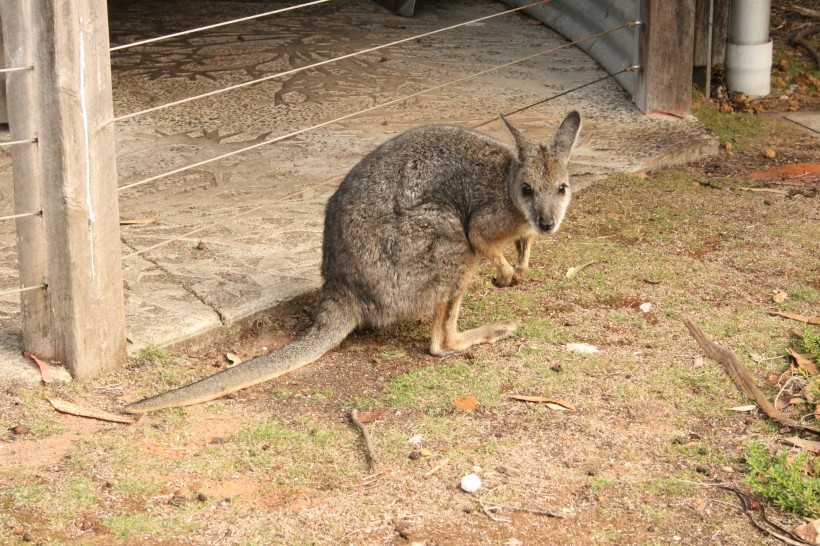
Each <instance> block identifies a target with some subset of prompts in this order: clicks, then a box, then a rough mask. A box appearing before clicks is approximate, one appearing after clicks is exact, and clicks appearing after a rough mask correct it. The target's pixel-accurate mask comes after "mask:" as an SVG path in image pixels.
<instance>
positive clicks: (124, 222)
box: [120, 218, 157, 226]
mask: <svg viewBox="0 0 820 546" xmlns="http://www.w3.org/2000/svg"><path fill="white" fill-rule="evenodd" d="M156 221H157V219H156V218H133V219H131V220H120V225H121V226H144V225H147V224H153V223H154V222H156Z"/></svg>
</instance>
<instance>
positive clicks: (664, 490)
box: [636, 474, 698, 497]
mask: <svg viewBox="0 0 820 546" xmlns="http://www.w3.org/2000/svg"><path fill="white" fill-rule="evenodd" d="M695 479H696V478H695ZM694 481H695V480H694V479H693V477H692V476H689V475H688V474H687V475H686V476H685V479H681V478H678V477H674V476H669V477H661V478H657V479H654V480H648V481H646V482H642V483H639V484H636V486H637V488H638V489H640V490H643V491H644V492H646V493H647V494H649V495H653V496H659V495H663V496H665V497H680V496H684V495H691V494H692V493H694V492H695V491H696V490H697V488H698V486H697V485H695V484H694V483H693V482H694Z"/></svg>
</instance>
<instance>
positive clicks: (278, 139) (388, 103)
mask: <svg viewBox="0 0 820 546" xmlns="http://www.w3.org/2000/svg"><path fill="white" fill-rule="evenodd" d="M635 24H636V22H634V21H632V22H629V23H626V24H623V25H620V26H618V27H615V28H612V29H609V30H606V31H603V32H600V33H597V34H593V35H590V36H587V37H585V38H581V39H579V40H574V41H572V42H567V43H565V44H561V45H560V46H555V47H552V48H549V49H546V50H544V51H540V52H538V53H534V54H532V55H527V56H526V57H522V58H520V59H516V60H514V61H510V62H507V63H503V64H500V65H497V66H494V67H491V68H488V69H486V70H482V71H479V72H475V73H473V74H469V75H467V76H463V77H461V78H457V79H454V80H451V81H448V82H445V83H443V84H440V85H436V86H433V87H430V88H427V89H423V90H421V91H418V92H416V93H411V94H409V95H405V96H402V97H399V98H396V99H393V100H390V101H386V102H384V103H381V104H377V105H375V106H371V107H369V108H365V109H362V110H359V111H356V112H353V113H350V114H347V115H344V116H340V117H338V118H334V119H332V120H329V121H325V122H322V123H319V124H316V125H313V126H310V127H306V128H304V129H300V130H298V131H294V132H292V133H288V134H286V135H282V136H280V137H276V138H273V139H270V140H265V141H263V142H259V143H256V144H252V145H250V146H246V147H244V148H240V149H238V150H234V151H232V152H228V153H225V154H221V155H219V156H216V157H213V158H210V159H207V160H203V161H200V162H197V163H194V164H191V165H187V166H185V167H181V168H179V169H174V170H172V171H168V172H166V173H163V174H161V175H157V176H154V177H151V178H147V179H145V180H141V181H139V182H135V183H133V184H129V185H127V186H123V187H122V188H120V189H121V190H125V189H128V188H133V187H135V186H139V185H142V184H145V183H148V182H151V181H154V180H158V179H160V178H164V177H166V176H170V175H172V174H178V173H180V172H184V171H187V170H189V169H193V168H196V167H200V166H202V165H206V164H208V163H212V162H214V161H218V160H221V159H225V158H227V157H231V156H234V155H238V154H241V153H244V152H247V151H249V150H253V149H256V148H260V147H262V146H265V145H268V144H273V143H276V142H281V141H282V140H285V139H288V138H292V137H294V136H297V135H300V134H303V133H306V132H308V131H312V130H315V129H319V128H321V127H325V126H327V125H331V124H333V123H337V122H339V121H344V120H347V119H350V118H353V117H355V116H359V115H361V114H364V113H367V112H371V111H373V110H377V109H379V108H384V107H387V106H391V105H394V104H397V103H399V102H403V101H405V100H408V99H411V98H414V97H418V96H420V95H423V94H425V93H430V92H432V91H437V90H440V89H443V88H445V87H448V86H451V85H455V84H457V83H461V82H464V81H467V80H470V79H473V78H477V77H480V76H484V75H487V74H490V73H492V72H495V71H498V70H501V69H504V68H508V67H510V66H514V65H517V64H520V63H523V62H525V61H528V60H532V59H534V58H537V57H540V56H543V55H546V54H548V53H554V52H555V51H558V50H560V49H564V48H568V47H571V46H574V45H577V44H578V43H580V42H583V41H586V40H591V39H594V38H598V37H600V36H604V35H606V34H609V33H611V32H616V31H618V30H622V29H625V28H632V27H634V26H635ZM637 68H638V67H636V66H629V67H625V68H624V69H622V70H620V71H618V72H615V73H613V74H608V75H606V76H603V77H601V78H597V79H595V80H593V81H591V82H587V83H584V84H581V85H579V86H576V87H573V88H572V89H568V90H566V91H563V92H561V93H558V94H556V95H553V96H550V97H548V98H546V99H542V100H539V101H537V102H534V103H532V104H529V105H527V106H524V107H521V108H518V109H516V110H513V111H511V112H506V113H504V115H505V116H511V115H514V114H517V113H519V112H523V111H524V110H527V109H529V108H533V107H534V106H538V105H540V104H544V103H546V102H548V101H551V100H554V99H557V98H559V97H563V96H565V95H567V94H569V93H572V92H575V91H578V90H580V89H583V88H586V87H589V86H591V85H594V84H597V83H600V82H603V81H605V80H609V79H611V78H614V77H615V76H617V75H619V74H622V73H624V72H628V71H631V70H635V69H637ZM496 119H497V118H495V117H494V118H492V119H489V120H487V121H484V122H482V123H480V124H478V125H475V126H473V127H472V128H473V129H477V128H479V127H483V126H485V125H488V124H490V123H492V122H494V121H495V120H496ZM342 178H344V177H343V176H335V177H332V178H330V179H328V180H325V181H323V182H319V183H317V184H313V185H310V186H306V187H303V188H300V189H298V190H294V191H292V192H289V193H287V194H285V195H284V196H281V197H279V198H276V199H274V200H271V201H269V202H266V203H263V204H261V205H258V206H255V207H253V208H251V209H248V210H246V211H243V212H240V213H237V214H234V215H231V216H228V217H226V218H223V219H220V220H217V221H215V222H213V223H211V224H208V225H205V226H201V227H198V228H196V229H194V230H191V231H188V232H186V233H184V234H182V235H178V236H176V237H173V238H170V239H166V240H164V241H162V242H159V243H156V244H154V245H150V246H148V247H145V248H142V249H140V250H137V251H134V252H131V253H129V254H125V255H123V257H122V259H123V260H125V259H128V258H131V257H134V256H138V255H140V254H144V253H146V252H149V251H151V250H155V249H157V248H160V247H163V246H165V245H168V244H171V243H173V242H176V241H180V240H184V239H186V238H188V237H190V236H192V235H195V234H197V233H201V232H203V231H206V230H208V229H210V228H214V227H217V226H221V225H224V224H225V223H227V222H230V221H232V220H236V219H238V218H241V217H243V216H246V215H249V214H252V213H254V212H257V211H259V210H262V209H265V208H267V207H270V206H274V205H277V204H279V203H282V202H284V201H286V200H288V199H290V198H292V197H294V196H296V195H299V194H300V193H303V192H305V191H310V190H314V189H318V188H321V187H324V186H329V185H331V184H333V183H335V182H339V181H341V180H342Z"/></svg>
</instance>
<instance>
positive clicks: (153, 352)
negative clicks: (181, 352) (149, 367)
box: [139, 342, 169, 364]
mask: <svg viewBox="0 0 820 546" xmlns="http://www.w3.org/2000/svg"><path fill="white" fill-rule="evenodd" d="M139 358H140V359H141V360H142V361H143V362H148V363H150V364H164V363H166V362H168V359H169V354H168V351H167V350H166V349H164V348H163V347H160V346H159V345H157V344H156V343H153V342H151V343H148V344H147V345H146V346H145V347H143V348H142V349H140V351H139Z"/></svg>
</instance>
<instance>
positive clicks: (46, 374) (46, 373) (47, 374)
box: [23, 353, 52, 383]
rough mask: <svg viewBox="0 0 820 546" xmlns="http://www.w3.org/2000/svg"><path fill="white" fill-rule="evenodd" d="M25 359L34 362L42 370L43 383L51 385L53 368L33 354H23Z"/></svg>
mask: <svg viewBox="0 0 820 546" xmlns="http://www.w3.org/2000/svg"><path fill="white" fill-rule="evenodd" d="M23 357H25V358H28V359H31V360H33V361H34V362H35V363H36V364H37V366H38V367H39V368H40V377H42V378H43V383H51V381H52V379H51V368H49V367H48V364H47V363H45V362H43V361H42V360H40V359H39V358H37V357H36V356H34V355H33V354H31V353H23Z"/></svg>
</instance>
